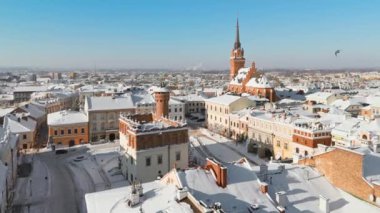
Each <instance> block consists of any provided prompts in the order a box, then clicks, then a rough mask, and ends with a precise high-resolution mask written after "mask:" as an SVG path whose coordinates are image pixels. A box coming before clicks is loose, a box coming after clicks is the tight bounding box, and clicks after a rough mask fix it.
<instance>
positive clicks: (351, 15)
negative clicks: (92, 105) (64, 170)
mask: <svg viewBox="0 0 380 213" xmlns="http://www.w3.org/2000/svg"><path fill="white" fill-rule="evenodd" d="M379 7H380V2H373V1H370V0H361V1H355V0H334V1H330V0H310V1H302V0H281V1H278V0H266V1H261V0H250V1H248V0H242V1H232V0H219V1H216V0H214V1H212V0H211V1H207V2H204V1H201V0H195V1H191V2H182V1H174V0H162V1H159V2H157V1H148V0H141V1H127V0H126V1H119V0H110V1H102V0H91V1H90V0H83V1H48V0H42V1H41V0H38V1H37V0H27V1H4V2H2V6H1V7H0V25H1V26H2V27H1V28H0V34H1V37H0V47H1V48H0V66H1V67H14V66H22V67H35V68H41V69H91V68H92V67H95V66H96V67H98V68H99V69H103V68H104V69H170V70H172V69H173V70H193V69H195V70H197V69H203V70H223V69H228V68H229V56H230V51H231V49H232V46H233V42H234V39H235V38H234V36H235V27H236V19H237V18H239V22H240V38H241V43H242V47H243V48H244V49H245V58H246V67H248V66H250V64H251V63H252V61H255V62H256V66H257V67H258V68H259V69H264V70H267V69H362V68H363V67H380V60H379V59H380V52H379V51H378V50H379V49H380V42H379V39H378V35H379V34H380V24H379V22H378V21H377V20H380V13H378V11H377V8H379ZM338 49H339V50H342V51H341V53H340V54H339V55H338V56H335V55H334V52H335V51H336V50H338ZM134 67H140V68H134ZM156 67H160V68H156ZM279 67H280V68H279Z"/></svg>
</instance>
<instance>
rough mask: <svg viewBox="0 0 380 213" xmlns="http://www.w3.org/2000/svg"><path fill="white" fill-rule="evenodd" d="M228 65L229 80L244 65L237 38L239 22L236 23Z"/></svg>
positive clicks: (242, 53)
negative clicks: (233, 42)
mask: <svg viewBox="0 0 380 213" xmlns="http://www.w3.org/2000/svg"><path fill="white" fill-rule="evenodd" d="M230 64H231V66H230V80H232V79H233V78H234V77H235V76H236V74H237V73H238V71H239V69H240V68H243V67H244V64H245V58H244V49H243V48H241V44H240V37H239V20H237V21H236V37H235V44H234V48H233V49H232V51H231V57H230Z"/></svg>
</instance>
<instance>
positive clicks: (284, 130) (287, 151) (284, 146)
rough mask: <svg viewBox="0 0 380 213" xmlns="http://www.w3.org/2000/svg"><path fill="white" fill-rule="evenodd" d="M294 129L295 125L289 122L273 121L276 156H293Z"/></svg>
mask: <svg viewBox="0 0 380 213" xmlns="http://www.w3.org/2000/svg"><path fill="white" fill-rule="evenodd" d="M293 129H294V128H293V125H291V124H288V123H281V122H274V123H273V130H274V137H273V152H274V156H275V158H279V157H281V159H286V158H293V151H292V150H293V146H292V145H293V143H292V140H293V137H292V135H293Z"/></svg>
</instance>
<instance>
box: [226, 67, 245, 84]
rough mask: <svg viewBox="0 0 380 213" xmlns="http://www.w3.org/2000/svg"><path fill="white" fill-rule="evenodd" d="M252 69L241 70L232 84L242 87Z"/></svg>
mask: <svg viewBox="0 0 380 213" xmlns="http://www.w3.org/2000/svg"><path fill="white" fill-rule="evenodd" d="M249 70H250V68H249V67H245V68H240V69H239V70H238V73H237V74H236V76H235V77H234V78H233V79H232V80H231V82H230V84H236V85H241V83H242V81H243V80H244V79H245V78H246V76H247V74H248V72H249Z"/></svg>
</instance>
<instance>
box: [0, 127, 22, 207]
mask: <svg viewBox="0 0 380 213" xmlns="http://www.w3.org/2000/svg"><path fill="white" fill-rule="evenodd" d="M18 142H19V135H18V134H14V133H12V132H11V131H10V130H9V129H8V128H1V127H0V161H1V163H0V164H3V165H4V166H5V167H6V168H7V170H6V179H5V185H6V187H5V188H1V186H0V188H1V190H2V194H1V195H2V196H3V197H2V199H1V200H4V199H6V200H7V201H9V200H10V199H11V197H13V196H12V194H13V189H14V187H15V185H16V178H17V165H18V163H17V152H18ZM3 171H4V170H3V169H2V168H1V166H0V173H1V174H0V176H3V175H4V174H3V173H2V172H3ZM0 181H1V182H0V184H3V181H4V180H3V179H2V178H1V177H0ZM5 205H6V203H3V205H1V207H5Z"/></svg>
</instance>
